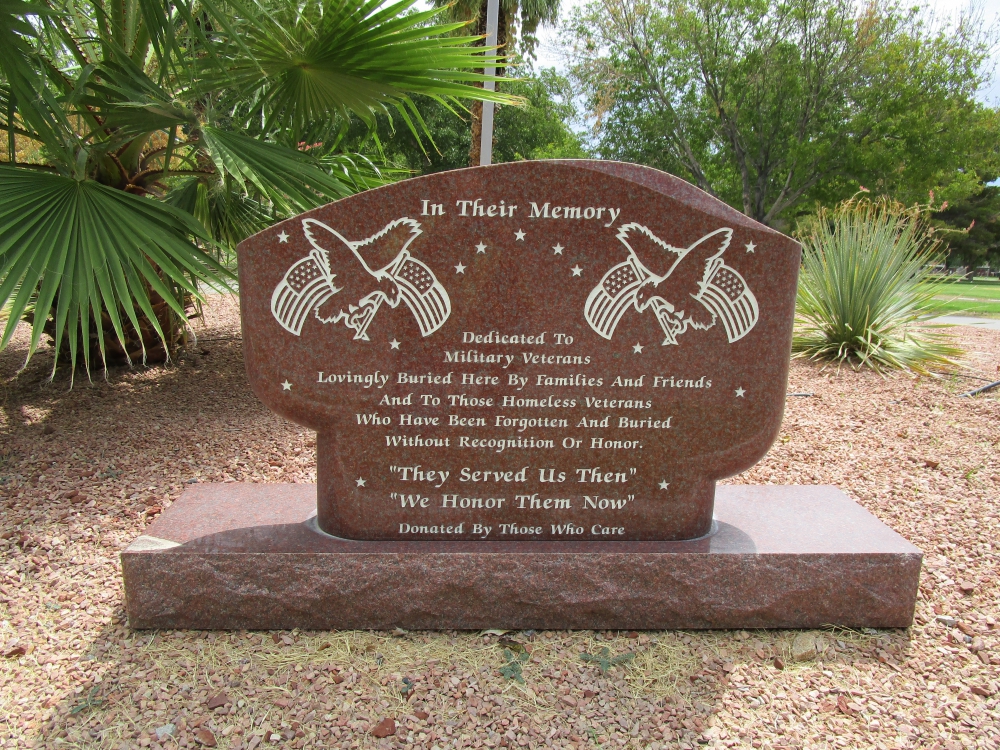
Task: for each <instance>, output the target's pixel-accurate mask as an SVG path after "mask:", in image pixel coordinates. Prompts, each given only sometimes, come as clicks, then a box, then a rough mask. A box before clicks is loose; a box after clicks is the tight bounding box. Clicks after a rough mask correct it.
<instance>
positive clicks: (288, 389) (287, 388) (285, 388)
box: [281, 380, 292, 391]
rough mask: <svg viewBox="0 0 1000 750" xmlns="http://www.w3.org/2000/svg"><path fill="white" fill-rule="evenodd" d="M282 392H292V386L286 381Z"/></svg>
mask: <svg viewBox="0 0 1000 750" xmlns="http://www.w3.org/2000/svg"><path fill="white" fill-rule="evenodd" d="M281 390H283V391H290V390H292V384H291V383H289V382H288V381H287V380H286V381H285V382H284V383H282V384H281Z"/></svg>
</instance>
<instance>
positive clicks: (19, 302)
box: [0, 165, 233, 373]
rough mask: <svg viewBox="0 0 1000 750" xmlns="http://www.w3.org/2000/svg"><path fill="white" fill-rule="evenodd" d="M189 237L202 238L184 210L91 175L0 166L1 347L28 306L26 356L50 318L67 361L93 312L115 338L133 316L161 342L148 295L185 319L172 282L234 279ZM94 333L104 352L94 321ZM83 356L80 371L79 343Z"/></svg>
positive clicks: (192, 287) (189, 287)
mask: <svg viewBox="0 0 1000 750" xmlns="http://www.w3.org/2000/svg"><path fill="white" fill-rule="evenodd" d="M192 237H194V238H201V239H203V240H204V239H207V238H205V236H204V230H203V229H202V228H201V227H200V226H199V225H198V223H197V222H196V221H194V220H193V219H192V218H191V216H189V215H187V214H185V213H184V212H183V211H179V210H177V209H176V208H173V207H171V206H168V205H165V204H163V203H161V202H158V201H153V200H146V199H142V198H137V197H135V196H133V195H129V194H128V193H126V192H124V191H121V190H115V189H113V188H110V187H107V186H105V185H101V184H99V183H97V182H94V181H78V180H74V179H72V178H69V177H64V176H61V175H51V174H43V173H38V172H32V171H29V170H25V169H19V168H16V167H9V166H3V165H0V307H4V306H6V305H8V304H9V311H10V317H9V318H8V320H7V322H6V325H5V326H4V331H3V336H2V338H0V349H2V348H3V347H5V346H6V345H7V344H8V343H9V342H10V339H11V336H12V335H13V333H14V328H15V326H16V324H17V321H18V320H19V319H20V318H21V316H22V315H23V314H24V313H25V310H26V309H27V308H28V306H29V304H30V305H32V307H33V308H34V314H33V316H32V334H31V344H30V348H29V354H28V356H29V357H30V356H31V354H32V353H34V351H35V350H36V349H37V347H38V345H39V343H40V341H41V337H42V334H43V330H44V325H45V322H46V319H47V318H48V317H49V315H50V314H51V315H52V317H53V321H54V334H53V339H54V345H55V347H56V350H57V354H58V352H59V350H60V348H61V347H62V345H63V342H64V339H66V340H67V341H68V346H69V350H70V356H71V364H72V366H73V367H75V365H76V362H77V356H78V353H79V352H78V348H79V346H78V345H79V342H80V341H81V340H82V341H83V342H84V343H85V344H86V342H87V341H88V340H89V338H90V335H91V331H90V327H91V321H92V320H96V321H100V320H101V319H102V314H104V315H107V316H109V317H110V323H111V327H112V329H113V330H114V332H115V335H116V336H117V338H118V340H119V342H121V343H124V339H125V332H124V327H123V326H124V321H125V320H127V321H128V322H129V323H130V324H131V325H132V326H133V327H134V328H135V329H139V328H140V323H139V316H140V314H141V315H142V316H144V318H145V319H146V320H147V321H149V322H150V323H151V324H152V325H153V327H154V328H155V329H156V333H157V334H158V336H159V337H160V339H161V340H162V339H163V338H164V332H163V331H162V329H161V328H160V327H159V325H158V323H157V322H156V321H157V316H156V314H155V313H154V311H153V309H152V306H151V304H150V291H152V292H155V293H156V294H157V295H159V297H161V298H162V299H163V300H164V301H166V303H167V304H169V305H170V306H171V307H172V308H173V309H174V311H175V312H176V313H177V314H178V315H184V307H183V304H182V302H181V301H180V300H179V299H178V294H177V289H178V288H179V289H180V290H182V291H183V292H184V293H187V294H190V295H194V296H195V297H199V288H198V284H199V282H201V283H205V284H208V285H211V286H215V287H217V288H220V289H226V288H228V281H229V280H231V279H232V278H233V275H232V273H231V272H230V271H228V270H227V269H225V268H224V267H222V266H221V265H220V264H219V263H218V262H217V261H216V260H214V259H213V258H212V257H211V256H210V255H209V254H208V253H206V252H204V251H203V250H202V249H200V248H199V247H198V246H197V245H195V244H194V243H193V242H192V241H191V238H192ZM137 308H138V309H137ZM94 332H95V333H96V336H97V339H98V346H99V348H100V352H101V354H102V357H103V355H104V352H105V350H106V342H105V340H104V334H103V332H102V327H101V326H100V325H97V326H95V331H94ZM83 356H84V363H85V365H86V366H87V369H88V370H89V368H90V365H91V362H90V353H89V348H88V347H87V346H86V345H85V346H84V349H83ZM143 356H145V350H143ZM54 371H55V370H54V368H53V373H54Z"/></svg>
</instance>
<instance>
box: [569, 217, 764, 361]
mask: <svg viewBox="0 0 1000 750" xmlns="http://www.w3.org/2000/svg"><path fill="white" fill-rule="evenodd" d="M732 234H733V230H732V229H729V228H728V227H724V228H722V229H717V230H715V231H714V232H710V233H709V234H706V235H705V236H703V237H701V238H700V239H698V240H697V241H696V242H694V243H693V244H692V245H690V246H689V247H686V248H678V247H673V246H672V245H669V244H667V243H666V242H664V241H663V240H661V239H660V238H659V237H657V236H656V235H655V234H654V233H653V232H652V231H650V230H649V228H648V227H645V226H642V225H641V224H635V223H633V224H626V225H624V226H623V227H622V228H621V229H620V230H619V232H618V239H619V240H621V242H622V244H623V245H625V247H626V248H628V251H629V252H628V257H627V259H626V260H625V261H623V262H622V263H619V264H618V265H615V266H612V267H611V268H610V269H608V271H607V273H605V274H604V277H603V278H602V279H601V282H600V283H599V284H598V285H597V286H596V287H594V289H593V290H592V291H591V292H590V295H589V296H588V297H587V303H586V306H585V308H584V316H585V317H586V319H587V322H588V323H589V324H590V327H591V328H593V329H594V331H595V332H596V333H598V334H599V335H600V336H602V337H604V338H606V339H611V337H612V336H613V335H614V332H615V328H616V327H617V326H618V323H619V321H621V319H622V317H623V316H624V315H625V313H626V312H627V311H628V310H629V309H630V308H631V309H634V310H635V311H637V312H639V313H643V312H645V311H646V310H652V311H653V314H654V316H655V318H656V320H657V322H658V323H659V324H660V327H661V328H662V329H663V333H664V340H663V345H664V346H666V345H668V344H677V343H678V342H677V338H678V337H679V336H680V335H681V334H683V333H685V332H686V331H688V330H690V329H695V330H707V329H709V328H711V327H713V326H714V325H715V323H716V321H717V320H721V321H722V326H723V328H724V329H725V331H726V337H727V338H728V340H729V342H730V343H732V342H734V341H738V340H739V339H741V338H743V337H744V336H746V335H747V334H748V333H749V332H750V330H751V329H752V328H753V327H754V325H756V323H757V319H758V317H759V315H760V310H759V307H758V304H757V299H756V298H755V297H754V295H753V292H751V291H750V288H749V287H748V286H747V283H746V280H745V279H744V278H743V277H742V276H741V275H740V273H739V272H738V271H737V270H736V269H734V268H732V267H730V266H727V265H725V263H724V262H723V260H722V256H723V255H724V253H725V252H726V249H727V248H728V247H729V243H730V241H731V240H732ZM664 267H665V268H666V270H665V272H664V273H663V274H662V275H660V274H657V273H655V272H654V271H652V270H650V269H652V268H664ZM695 302H696V303H698V304H694V303H695Z"/></svg>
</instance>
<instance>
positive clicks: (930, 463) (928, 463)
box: [924, 458, 941, 469]
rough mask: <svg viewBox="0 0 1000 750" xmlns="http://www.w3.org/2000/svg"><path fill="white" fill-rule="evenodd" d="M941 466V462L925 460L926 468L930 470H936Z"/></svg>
mask: <svg viewBox="0 0 1000 750" xmlns="http://www.w3.org/2000/svg"><path fill="white" fill-rule="evenodd" d="M940 465H941V462H940V461H934V460H932V459H930V458H925V459H924V466H926V467H927V468H928V469H936V468H937V467H938V466H940Z"/></svg>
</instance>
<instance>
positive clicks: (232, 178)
mask: <svg viewBox="0 0 1000 750" xmlns="http://www.w3.org/2000/svg"><path fill="white" fill-rule="evenodd" d="M412 2H413V0H403V1H402V2H398V3H395V4H390V5H385V4H384V0H316V2H311V3H303V4H297V3H293V2H289V1H288V0H259V2H254V0H248V1H247V2H242V0H164V1H163V2H149V0H117V1H116V2H110V1H108V0H82V1H80V0H39V2H38V3H35V4H29V3H27V2H24V0H7V1H6V2H4V3H2V4H0V131H4V133H5V134H6V139H5V140H6V157H7V161H6V163H3V164H0V308H4V307H6V309H7V312H8V315H9V317H8V320H7V323H6V326H5V328H4V332H3V337H2V339H0V348H2V347H4V346H6V345H7V344H8V343H9V341H10V338H11V336H12V334H13V332H14V327H15V325H16V324H17V321H18V319H19V318H21V316H22V315H25V316H27V317H28V319H29V320H30V322H31V324H32V336H31V346H30V351H29V357H30V356H31V353H33V352H34V351H35V350H36V348H37V346H38V345H39V342H40V339H41V336H42V334H43V331H45V330H48V331H49V332H50V333H51V335H52V338H53V343H54V345H55V347H56V351H57V354H58V353H59V351H60V350H61V348H62V347H63V345H64V344H65V345H66V347H67V348H68V354H69V361H70V363H71V365H72V366H73V367H74V368H75V366H76V364H77V361H78V357H79V356H80V355H81V354H82V358H83V362H84V364H85V366H86V367H87V369H88V371H89V368H90V366H91V364H92V362H93V361H95V359H99V360H101V361H103V362H104V364H105V365H107V362H108V361H109V359H110V360H114V359H115V358H116V355H117V358H120V359H122V360H128V361H131V360H133V359H137V358H140V357H141V358H142V359H144V360H151V359H156V358H159V359H163V358H165V357H166V356H168V354H169V351H170V350H171V349H172V348H173V347H174V346H176V345H177V344H178V342H179V341H181V340H182V338H183V331H184V323H185V321H186V317H187V315H188V311H189V310H190V308H191V305H192V302H193V301H194V300H196V299H197V298H198V295H199V284H202V283H204V284H209V285H214V286H220V287H224V286H225V285H226V284H227V283H228V280H229V279H230V278H231V277H232V272H231V270H230V269H229V267H228V265H227V263H226V257H225V254H226V252H227V251H229V250H231V249H232V247H233V246H234V244H235V243H236V242H238V241H239V240H241V239H242V238H244V237H245V236H247V235H248V234H250V233H252V232H254V231H257V230H259V229H261V228H263V227H265V226H267V225H268V224H269V223H271V222H273V221H274V220H275V219H277V218H281V217H285V216H288V215H291V214H294V213H297V212H300V211H303V210H306V209H309V208H313V207H315V206H318V205H321V204H323V203H325V202H327V201H329V200H331V199H335V198H339V197H342V196H345V195H348V194H350V193H351V192H354V191H356V190H359V189H363V188H365V187H368V186H371V185H376V184H380V183H381V182H382V181H384V180H385V179H386V176H385V175H384V174H382V173H380V172H379V171H378V170H377V169H376V168H375V166H374V165H373V164H372V163H371V162H370V161H368V160H367V159H365V158H363V157H361V156H359V155H357V154H351V153H348V152H345V151H343V150H342V149H341V148H340V147H339V146H340V141H341V140H342V136H343V134H344V132H346V130H347V129H348V128H349V126H350V123H351V122H352V120H354V119H355V118H357V119H360V121H362V122H363V123H364V124H365V126H366V127H368V128H374V127H375V126H376V123H377V117H378V115H379V114H386V113H391V114H392V115H394V116H395V117H396V118H397V119H398V120H400V121H401V122H403V123H405V124H406V126H407V127H408V128H409V129H410V130H411V132H412V133H413V134H414V135H416V134H418V133H421V132H422V133H423V134H424V135H425V136H426V129H425V128H424V126H423V124H422V122H421V119H420V115H419V112H418V111H417V109H416V107H415V105H414V103H413V100H412V98H411V94H414V95H421V96H423V97H425V98H429V99H431V100H433V101H436V102H439V103H442V104H446V105H447V106H451V107H454V106H456V105H457V104H458V101H459V99H460V98H469V97H472V98H484V97H485V98H492V99H494V100H496V101H500V102H510V101H511V98H510V97H509V96H506V95H503V94H491V93H489V92H486V91H484V90H482V89H481V88H475V87H473V86H471V85H470V83H475V82H481V81H482V80H483V77H482V76H481V75H478V74H476V73H475V72H474V71H475V69H476V67H477V66H481V65H482V64H483V57H482V55H481V53H477V50H476V49H475V48H474V47H472V46H470V43H471V42H472V41H475V37H469V36H459V35H456V33H455V32H457V31H458V30H459V29H460V28H461V24H457V23H448V24H437V25H435V24H434V23H433V21H432V19H433V18H434V16H435V15H436V14H437V13H439V11H436V10H431V11H426V12H418V13H408V12H407V11H408V9H409V7H410V6H411V5H412ZM29 158H30V159H31V161H30V162H29V161H28V159H29ZM57 362H58V357H57ZM53 373H54V370H53Z"/></svg>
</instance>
